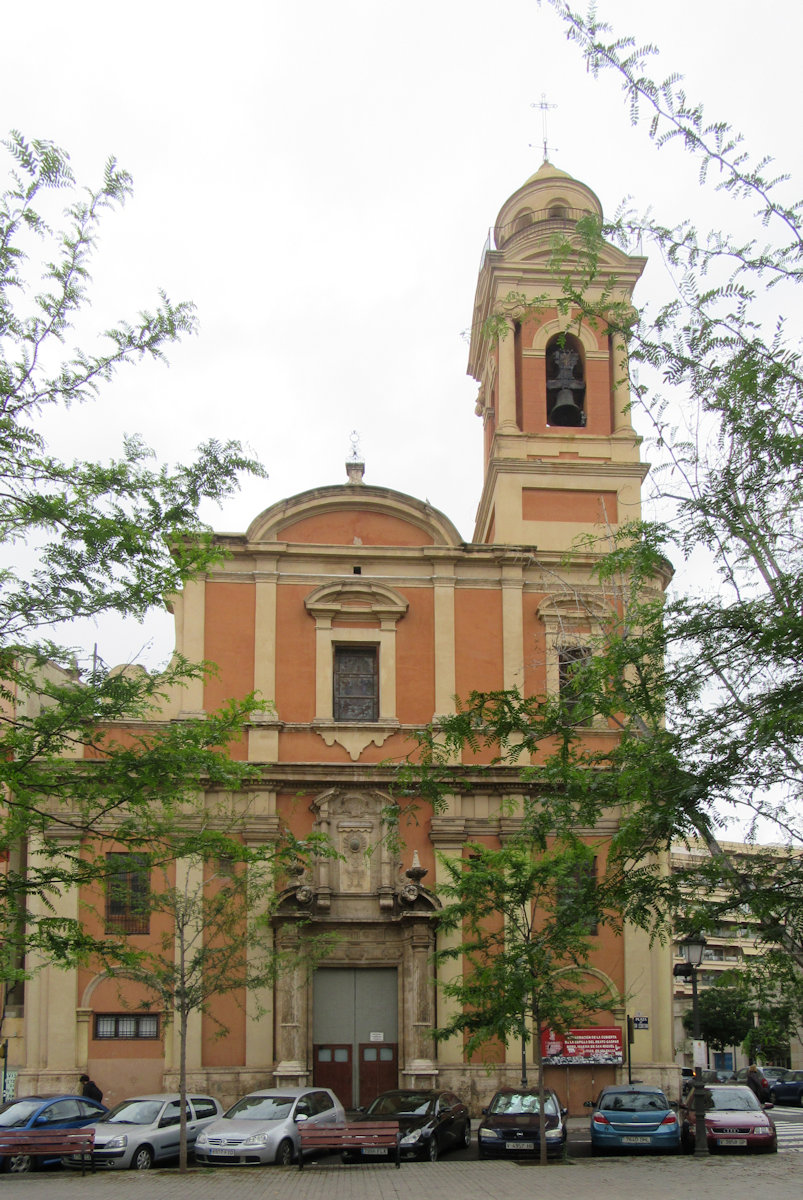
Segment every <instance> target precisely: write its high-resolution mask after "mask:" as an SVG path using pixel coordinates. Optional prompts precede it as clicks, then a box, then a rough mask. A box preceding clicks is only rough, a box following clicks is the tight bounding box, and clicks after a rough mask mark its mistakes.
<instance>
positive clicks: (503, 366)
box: [496, 319, 518, 433]
mask: <svg viewBox="0 0 803 1200" xmlns="http://www.w3.org/2000/svg"><path fill="white" fill-rule="evenodd" d="M496 429H497V433H516V432H517V431H518V425H517V424H516V335H515V330H514V327H513V322H512V321H511V320H509V319H508V321H507V332H506V334H505V336H504V337H502V338H500V339H499V424H498V425H497V427H496Z"/></svg>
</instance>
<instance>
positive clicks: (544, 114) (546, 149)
mask: <svg viewBox="0 0 803 1200" xmlns="http://www.w3.org/2000/svg"><path fill="white" fill-rule="evenodd" d="M557 107H558V106H557V104H548V103H547V98H546V92H542V93H541V100H540V103H538V104H531V105H530V108H540V109H541V133H542V136H543V143H544V162H547V161H548V160H549V145H548V143H547V113H548V112H549V110H550V108H557ZM532 144H533V143H532V142H531V143H530V145H531V146H532ZM552 149H553V150H557V146H553V147H552Z"/></svg>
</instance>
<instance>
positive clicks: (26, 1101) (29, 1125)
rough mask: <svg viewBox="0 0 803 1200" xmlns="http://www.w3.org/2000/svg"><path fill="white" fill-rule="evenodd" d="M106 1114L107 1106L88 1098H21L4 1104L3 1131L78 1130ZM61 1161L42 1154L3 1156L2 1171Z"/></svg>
mask: <svg viewBox="0 0 803 1200" xmlns="http://www.w3.org/2000/svg"><path fill="white" fill-rule="evenodd" d="M105 1112H106V1105H105V1104H99V1103H98V1102H97V1100H90V1099H89V1097H88V1096H64V1095H61V1094H60V1093H55V1094H53V1095H50V1094H48V1093H47V1092H43V1093H42V1094H41V1095H40V1096H20V1097H19V1099H17V1100H7V1101H6V1102H5V1104H0V1128H1V1129H78V1128H80V1127H81V1126H82V1125H88V1124H89V1122H90V1121H96V1120H97V1119H98V1117H101V1116H102V1115H103V1113H105ZM48 1161H51V1162H58V1161H59V1159H58V1156H56V1157H55V1158H53V1159H50V1160H48V1159H46V1158H43V1157H40V1156H39V1155H37V1156H35V1157H34V1156H33V1155H31V1154H7V1155H0V1171H15V1172H16V1171H32V1170H33V1169H34V1167H35V1166H36V1165H37V1164H39V1163H45V1162H48Z"/></svg>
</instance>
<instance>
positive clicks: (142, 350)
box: [0, 133, 262, 986]
mask: <svg viewBox="0 0 803 1200" xmlns="http://www.w3.org/2000/svg"><path fill="white" fill-rule="evenodd" d="M4 144H5V146H6V149H7V150H8V151H9V153H10V155H11V159H12V161H13V168H12V170H11V174H10V179H9V183H8V186H7V187H6V189H5V191H4V192H3V194H2V196H1V197H0V498H1V502H0V783H2V789H3V807H2V811H1V812H0V857H2V858H4V859H5V869H4V871H3V873H2V874H0V923H2V925H3V927H4V928H6V929H10V930H12V931H13V932H14V937H12V938H9V939H6V941H5V943H4V946H3V951H2V957H0V972H1V973H2V979H3V980H4V981H5V982H6V983H7V984H9V985H10V986H13V985H14V983H15V981H17V980H19V979H20V978H21V976H22V974H23V965H22V959H21V951H22V950H23V949H25V950H27V951H28V952H29V953H31V952H36V953H37V954H38V955H39V956H40V958H41V959H44V960H48V961H52V962H55V963H59V964H67V963H70V962H72V961H74V960H75V958H76V957H85V956H86V954H87V953H88V951H89V950H90V949H91V948H92V941H91V939H90V938H89V937H88V935H87V934H86V932H85V930H83V929H82V928H81V927H80V925H79V924H78V923H76V922H74V921H71V920H69V919H66V918H65V917H64V916H63V915H62V914H61V913H60V912H59V900H60V897H61V896H62V895H64V893H65V892H66V891H68V890H69V889H71V888H74V887H77V886H79V885H81V884H83V883H85V882H92V881H94V880H95V879H97V877H98V875H99V874H102V872H103V870H104V862H103V859H102V856H99V855H98V853H97V852H94V851H93V850H92V849H91V846H92V841H91V839H92V838H93V837H94V835H96V834H98V833H101V834H107V833H109V832H110V831H113V834H114V836H115V838H116V839H117V840H118V842H122V843H125V844H126V845H128V846H129V847H132V848H135V847H137V846H142V847H144V848H147V849H148V851H151V850H152V849H153V848H154V847H157V846H159V845H160V844H164V845H165V847H166V849H167V851H169V846H170V837H169V835H170V834H171V832H172V830H173V827H174V824H175V820H176V814H177V813H180V812H181V811H182V806H183V805H185V804H186V802H187V801H188V799H190V798H192V797H195V796H196V795H197V794H198V792H200V791H203V789H204V788H206V787H212V788H215V789H218V791H219V793H220V794H221V795H224V796H225V794H226V793H227V792H228V791H236V790H237V789H238V788H240V786H241V785H242V782H243V780H244V779H245V778H247V777H248V774H249V768H248V766H247V764H238V763H235V762H232V761H231V760H230V759H229V758H228V756H227V755H226V753H225V751H224V750H223V749H222V748H223V747H225V745H226V744H227V742H229V741H230V740H231V739H232V738H233V737H236V736H237V735H238V734H239V732H240V730H241V729H242V725H243V721H244V719H245V717H246V716H247V714H248V712H249V711H250V709H251V708H252V707H253V703H254V701H253V698H251V697H241V698H239V699H238V700H237V701H236V702H232V703H231V704H230V705H228V706H227V707H226V708H225V709H224V710H222V711H221V712H220V713H217V714H211V715H210V716H209V717H208V718H207V719H204V720H198V721H186V722H184V721H182V722H173V723H171V724H169V725H166V726H163V727H162V729H161V730H160V731H158V732H156V731H155V730H154V726H153V725H152V724H150V723H149V722H151V721H152V719H153V717H154V715H155V714H156V713H157V712H158V710H159V706H160V704H161V703H162V700H163V698H164V697H165V695H167V694H168V693H171V692H175V689H176V688H179V687H181V686H182V685H185V684H186V683H187V682H189V681H190V680H193V679H197V678H199V677H200V676H201V675H202V674H203V673H204V671H205V670H206V669H207V667H206V665H205V664H191V663H188V662H186V661H184V660H182V659H180V658H178V657H176V658H174V660H173V661H172V662H171V663H170V665H169V666H168V667H166V668H165V669H164V670H163V671H161V672H159V673H157V674H150V673H148V672H146V671H144V670H126V671H110V670H109V669H108V668H107V667H106V666H105V664H104V662H103V658H102V656H101V655H100V654H97V653H96V654H94V655H93V656H91V657H88V658H87V657H86V656H84V660H83V662H80V661H79V657H78V656H79V653H80V652H77V651H76V650H75V648H74V646H73V644H72V643H73V639H74V637H75V633H74V629H73V627H72V624H71V623H72V622H74V621H76V620H78V619H81V618H89V619H92V620H94V619H95V618H99V617H101V616H103V615H104V614H109V613H112V614H121V615H123V616H126V617H133V618H141V617H143V616H144V615H145V614H146V613H147V612H148V611H149V610H151V609H153V608H154V607H160V606H163V604H164V597H165V596H166V595H167V594H168V593H170V592H173V591H175V590H177V589H179V588H180V587H181V586H182V584H183V583H184V582H186V581H187V580H188V579H190V578H191V577H192V576H193V575H194V574H196V573H198V572H201V571H203V570H205V569H206V568H207V567H208V566H209V565H210V564H211V563H212V562H214V561H215V560H216V558H217V556H218V551H217V550H216V549H215V548H214V547H213V545H212V540H211V536H210V533H209V530H208V529H207V528H206V526H204V524H203V523H202V522H201V521H200V519H199V516H198V506H199V504H200V503H201V502H202V501H205V500H208V499H214V500H217V501H220V500H222V499H223V498H225V497H226V496H228V495H230V494H231V493H232V492H233V491H234V490H235V489H236V488H237V486H238V479H239V477H240V475H241V473H242V472H250V473H256V474H261V472H262V469H261V467H260V466H259V465H258V464H257V463H256V462H254V461H253V460H252V459H251V458H250V457H249V456H248V455H246V454H245V453H244V451H243V450H242V448H241V447H240V446H239V445H238V444H237V443H236V442H227V443H225V444H222V443H219V442H209V443H207V444H205V445H204V446H202V447H201V448H200V449H199V451H198V454H197V457H196V458H195V459H194V461H192V462H191V463H189V464H188V465H178V466H175V467H173V468H170V467H167V466H164V465H158V464H155V463H154V461H153V456H152V454H151V452H150V451H149V450H148V449H147V448H146V447H145V446H144V445H143V444H142V442H141V441H139V440H138V439H137V438H129V439H127V440H126V441H125V442H124V444H123V446H122V449H121V452H120V454H119V456H118V457H117V458H115V459H114V460H112V461H108V462H99V461H93V460H84V461H77V460H76V461H64V460H62V459H61V458H60V457H59V456H58V454H57V453H56V452H55V451H54V450H53V449H52V448H51V447H50V446H49V445H48V444H47V441H46V437H45V423H46V421H47V418H48V415H49V413H51V412H52V411H54V410H58V409H63V408H65V407H67V406H69V405H74V404H77V403H84V402H88V401H91V400H94V399H96V398H100V397H101V396H103V395H104V394H105V390H106V387H107V385H109V384H110V383H111V382H112V380H113V379H114V376H115V374H116V372H117V371H118V370H119V369H121V368H123V367H125V366H127V365H130V364H134V363H136V362H138V361H140V360H142V359H144V358H151V359H157V360H161V359H165V358H166V354H167V351H168V350H169V348H170V347H171V345H173V344H175V343H176V342H177V341H179V340H180V339H181V338H182V337H184V336H186V335H189V334H192V333H193V332H195V328H196V320H195V313H194V309H193V306H192V304H189V303H187V302H181V303H177V304H176V303H172V302H171V301H170V300H169V299H168V298H167V296H166V295H165V294H164V293H160V299H159V301H158V303H157V305H156V306H155V307H154V308H153V309H152V310H150V311H143V312H141V313H140V314H139V316H138V317H136V318H135V319H133V320H121V321H118V322H117V323H116V324H113V325H109V324H108V323H107V321H106V319H105V318H101V322H100V323H99V326H100V332H99V333H98V335H97V337H96V338H95V339H94V340H93V339H92V336H91V334H85V335H84V334H82V339H83V340H84V341H85V342H87V341H91V343H92V344H91V347H90V348H82V347H80V346H79V345H78V344H77V342H76V335H75V332H74V327H75V326H76V325H77V324H79V323H80V324H81V327H82V329H86V328H87V327H88V323H89V318H90V314H91V295H90V287H89V284H90V267H91V263H92V258H93V254H94V251H95V247H96V242H97V239H98V234H99V229H100V226H101V223H102V221H103V219H104V218H106V217H107V216H109V215H110V213H111V212H112V210H114V209H115V208H118V207H120V206H121V205H122V204H123V203H124V202H125V201H126V200H127V199H128V197H129V196H130V194H131V190H132V184H131V178H130V176H129V175H128V173H127V172H125V171H124V170H122V169H121V168H120V167H119V166H118V164H117V163H116V162H115V161H114V159H110V160H109V162H108V163H107V164H106V168H105V171H104V174H103V178H102V181H101V183H100V185H99V186H98V187H97V188H95V189H92V188H80V187H79V185H78V184H77V183H76V180H75V179H74V177H73V174H72V171H71V168H70V163H69V158H68V156H67V155H66V154H65V153H64V152H63V151H62V150H60V149H59V148H58V147H57V146H55V145H53V143H51V142H47V141H27V140H26V139H25V138H23V137H22V135H21V134H19V133H13V134H12V135H11V136H10V138H9V139H8V140H7V141H6V142H5V143H4ZM56 207H58V209H59V210H61V215H60V216H59V223H58V224H56V223H52V218H51V216H50V214H51V213H52V212H53V211H56ZM37 275H39V276H40V277H39V278H38V280H37ZM124 730H128V733H127V734H126V733H124V732H123V731H124ZM104 952H105V951H104Z"/></svg>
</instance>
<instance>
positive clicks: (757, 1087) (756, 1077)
mask: <svg viewBox="0 0 803 1200" xmlns="http://www.w3.org/2000/svg"><path fill="white" fill-rule="evenodd" d="M747 1086H748V1087H749V1088H750V1090H751V1091H752V1092H753V1093H754V1094H755V1097H756V1099H757V1100H761V1101H764V1100H766V1099H767V1098H768V1096H769V1087H768V1085H767V1081H766V1079H765V1078H764V1075H763V1073H762V1072H761V1071H759V1069H758V1067H757V1066H756V1064H755V1063H751V1064H750V1066H749V1067H748V1068H747Z"/></svg>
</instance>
